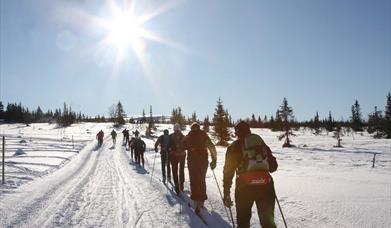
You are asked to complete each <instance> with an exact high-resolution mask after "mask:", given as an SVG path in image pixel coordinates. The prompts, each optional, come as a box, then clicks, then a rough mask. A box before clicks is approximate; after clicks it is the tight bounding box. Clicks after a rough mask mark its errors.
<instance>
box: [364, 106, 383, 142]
mask: <svg viewBox="0 0 391 228" xmlns="http://www.w3.org/2000/svg"><path fill="white" fill-rule="evenodd" d="M383 126H384V124H383V116H382V112H381V111H379V110H377V107H376V106H375V111H374V112H373V113H371V114H369V115H368V133H374V132H375V135H374V136H373V137H374V138H381V137H383V134H384V127H383Z"/></svg>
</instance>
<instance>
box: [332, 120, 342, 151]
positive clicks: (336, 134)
mask: <svg viewBox="0 0 391 228" xmlns="http://www.w3.org/2000/svg"><path fill="white" fill-rule="evenodd" d="M341 137H342V128H341V125H340V124H338V125H337V127H336V128H335V132H334V136H333V138H335V139H336V140H337V145H336V146H335V147H342V145H341V141H342V139H341Z"/></svg>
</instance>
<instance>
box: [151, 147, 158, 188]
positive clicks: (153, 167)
mask: <svg viewBox="0 0 391 228" xmlns="http://www.w3.org/2000/svg"><path fill="white" fill-rule="evenodd" d="M156 155H157V153H156V152H155V157H154V158H153V165H152V172H151V180H150V183H152V177H153V170H154V169H155V161H156Z"/></svg>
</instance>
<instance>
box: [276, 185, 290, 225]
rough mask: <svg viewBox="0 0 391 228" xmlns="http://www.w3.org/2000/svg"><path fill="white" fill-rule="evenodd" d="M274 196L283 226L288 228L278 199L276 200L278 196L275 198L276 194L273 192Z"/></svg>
mask: <svg viewBox="0 0 391 228" xmlns="http://www.w3.org/2000/svg"><path fill="white" fill-rule="evenodd" d="M274 196H275V197H276V201H277V205H278V208H279V209H280V213H281V216H282V220H283V221H284V225H285V228H288V226H287V225H286V221H285V217H284V214H283V213H282V210H281V206H280V201H278V198H277V194H275V193H274Z"/></svg>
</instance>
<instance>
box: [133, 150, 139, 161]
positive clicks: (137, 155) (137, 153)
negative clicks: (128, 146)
mask: <svg viewBox="0 0 391 228" xmlns="http://www.w3.org/2000/svg"><path fill="white" fill-rule="evenodd" d="M134 153H135V155H136V164H140V154H139V152H138V151H137V150H134Z"/></svg>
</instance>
